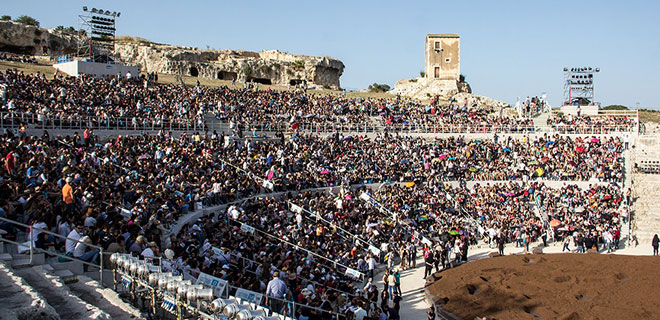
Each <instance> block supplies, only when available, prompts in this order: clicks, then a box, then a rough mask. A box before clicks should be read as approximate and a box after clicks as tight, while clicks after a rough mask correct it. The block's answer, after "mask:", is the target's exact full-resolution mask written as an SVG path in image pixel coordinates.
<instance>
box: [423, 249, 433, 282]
mask: <svg viewBox="0 0 660 320" xmlns="http://www.w3.org/2000/svg"><path fill="white" fill-rule="evenodd" d="M434 263H435V260H434V259H433V253H431V252H430V253H429V254H428V255H427V256H426V258H424V265H425V267H426V268H425V269H424V279H426V277H428V276H430V275H431V274H433V264H434Z"/></svg>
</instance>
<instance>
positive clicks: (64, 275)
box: [53, 270, 78, 283]
mask: <svg viewBox="0 0 660 320" xmlns="http://www.w3.org/2000/svg"><path fill="white" fill-rule="evenodd" d="M53 274H55V275H56V276H58V277H60V279H62V281H63V282H64V283H72V282H76V281H78V278H77V277H76V275H75V274H73V272H71V271H69V270H54V271H53Z"/></svg>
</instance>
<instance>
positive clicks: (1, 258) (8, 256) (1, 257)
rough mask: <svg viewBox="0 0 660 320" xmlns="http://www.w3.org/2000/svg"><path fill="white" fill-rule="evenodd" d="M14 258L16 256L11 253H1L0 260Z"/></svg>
mask: <svg viewBox="0 0 660 320" xmlns="http://www.w3.org/2000/svg"><path fill="white" fill-rule="evenodd" d="M12 259H14V258H13V257H12V256H11V254H9V253H2V254H0V261H11V260H12Z"/></svg>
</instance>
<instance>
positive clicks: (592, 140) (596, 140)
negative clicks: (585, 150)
mask: <svg viewBox="0 0 660 320" xmlns="http://www.w3.org/2000/svg"><path fill="white" fill-rule="evenodd" d="M591 142H600V140H599V139H598V138H593V139H591Z"/></svg>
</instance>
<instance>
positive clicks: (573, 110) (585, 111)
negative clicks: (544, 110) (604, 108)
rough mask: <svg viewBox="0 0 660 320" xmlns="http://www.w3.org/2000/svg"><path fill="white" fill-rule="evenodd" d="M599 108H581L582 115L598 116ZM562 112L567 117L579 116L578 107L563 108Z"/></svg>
mask: <svg viewBox="0 0 660 320" xmlns="http://www.w3.org/2000/svg"><path fill="white" fill-rule="evenodd" d="M598 109H599V108H598V106H580V114H581V115H590V116H593V115H598ZM561 112H563V113H564V114H565V115H577V112H578V107H576V106H562V107H561Z"/></svg>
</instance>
